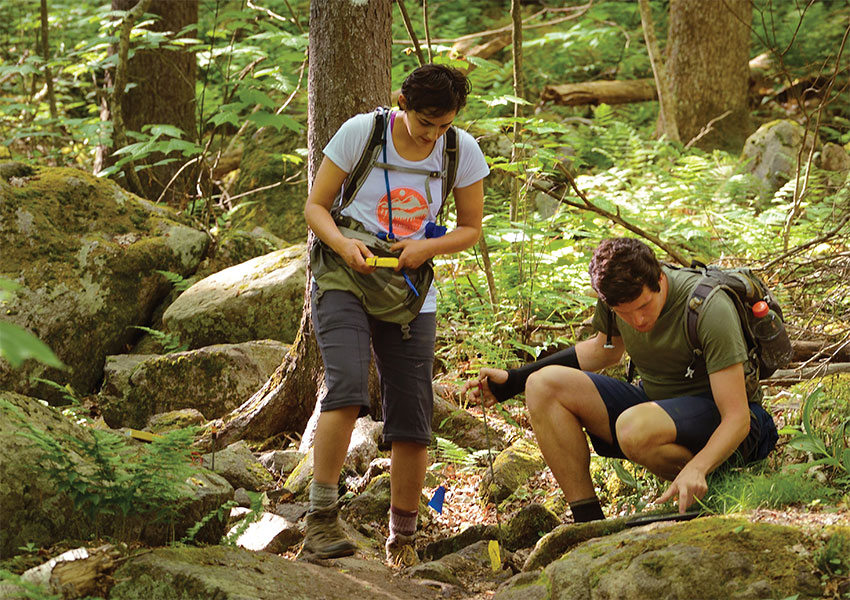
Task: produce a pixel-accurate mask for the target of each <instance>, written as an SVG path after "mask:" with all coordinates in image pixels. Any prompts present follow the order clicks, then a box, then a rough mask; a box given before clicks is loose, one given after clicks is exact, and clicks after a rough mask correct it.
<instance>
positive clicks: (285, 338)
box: [162, 244, 307, 348]
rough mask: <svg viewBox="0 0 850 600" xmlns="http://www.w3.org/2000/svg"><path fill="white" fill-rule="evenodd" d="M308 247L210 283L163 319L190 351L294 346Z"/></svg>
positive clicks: (174, 306) (238, 269)
mask: <svg viewBox="0 0 850 600" xmlns="http://www.w3.org/2000/svg"><path fill="white" fill-rule="evenodd" d="M306 260H307V247H306V245H305V244H299V245H296V246H291V247H289V248H285V249H283V250H277V251H275V252H271V253H269V254H266V255H264V256H260V257H257V258H253V259H251V260H249V261H246V262H244V263H241V264H239V265H236V266H233V267H230V268H228V269H225V270H223V271H219V272H218V273H214V274H212V275H210V276H209V277H206V278H204V279H202V280H201V281H199V282H198V283H196V284H195V285H193V286H192V287H190V288H189V289H188V290H186V291H185V292H183V293H182V294H181V295H180V296H179V297H178V298H177V300H175V301H174V303H173V304H171V306H169V307H168V309H166V311H165V314H163V316H162V321H163V326H164V327H165V329H166V331H168V332H173V333H177V334H178V335H179V336H180V340H181V341H182V342H183V343H186V344H189V348H201V347H203V346H210V345H212V344H225V343H239V342H245V341H249V340H261V339H274V340H279V341H281V342H292V341H293V340H294V339H295V334H296V333H297V331H298V324H299V317H300V315H301V309H302V305H303V301H304V286H305V284H306V264H307V263H306Z"/></svg>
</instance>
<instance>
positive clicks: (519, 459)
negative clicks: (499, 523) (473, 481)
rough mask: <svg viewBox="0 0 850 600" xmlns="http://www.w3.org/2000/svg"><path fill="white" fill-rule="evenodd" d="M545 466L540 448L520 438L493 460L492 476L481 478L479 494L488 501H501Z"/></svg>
mask: <svg viewBox="0 0 850 600" xmlns="http://www.w3.org/2000/svg"><path fill="white" fill-rule="evenodd" d="M545 467H546V462H545V461H544V460H543V454H541V452H540V449H539V448H538V447H537V446H536V445H535V444H534V443H532V442H530V441H529V440H526V439H524V438H520V439H519V440H517V441H516V442H514V443H513V444H512V445H511V446H510V447H509V448H508V449H506V450H503V451H502V452H500V453H499V456H497V457H496V459H495V460H494V461H493V477H490V476H489V474H488V476H486V477H484V478H483V479H482V480H481V487H480V488H479V492H480V494H481V495H482V496H483V497H484V498H485V499H486V500H488V501H490V502H496V503H498V502H501V501H502V500H504V499H505V498H507V497H508V496H510V495H511V494H513V493H514V492H515V491H516V490H517V488H519V487H520V486H522V485H523V484H524V483H525V482H526V481H527V480H528V478H529V477H531V476H532V475H534V474H535V473H537V472H538V471H540V470H542V469H544V468H545Z"/></svg>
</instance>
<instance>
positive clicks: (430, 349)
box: [311, 283, 437, 445]
mask: <svg viewBox="0 0 850 600" xmlns="http://www.w3.org/2000/svg"><path fill="white" fill-rule="evenodd" d="M311 300H312V306H313V329H314V330H315V332H316V340H317V341H318V343H319V349H320V350H321V352H322V360H323V361H324V363H325V384H326V385H327V388H328V393H327V394H326V395H325V397H324V398H322V402H321V411H322V412H325V411H329V410H336V409H339V408H343V407H346V406H360V416H365V415H367V414H369V360H370V358H371V356H372V354H373V351H374V356H375V366H376V367H377V370H378V378H379V380H380V382H381V404H382V408H383V416H384V441H385V442H393V441H396V440H398V441H405V442H418V443H420V444H424V445H428V444H430V443H431V417H432V415H433V413H434V392H433V388H432V386H431V380H432V377H433V368H434V344H435V342H436V337H437V325H436V317H435V315H434V313H420V314H419V316H417V317H416V318H415V319H414V320H413V321H411V322H410V339H402V331H401V325H398V324H396V323H388V322H386V321H379V320H377V319H374V318H373V317H371V316H369V315H368V314H366V311H365V310H364V309H363V305H362V304H360V301H359V300H358V299H357V298H356V297H355V296H354V295H353V294H351V293H349V292H343V291H338V290H328V291H325V292H322V293H321V294H320V293H318V290H317V288H316V284H315V283H314V284H313V288H312V293H311Z"/></svg>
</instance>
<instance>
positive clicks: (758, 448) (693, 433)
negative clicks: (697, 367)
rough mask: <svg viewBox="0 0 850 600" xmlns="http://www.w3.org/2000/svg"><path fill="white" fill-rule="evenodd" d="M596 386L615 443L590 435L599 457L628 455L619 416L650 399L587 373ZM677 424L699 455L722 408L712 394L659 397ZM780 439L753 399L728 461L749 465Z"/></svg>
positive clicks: (683, 441)
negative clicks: (622, 446)
mask: <svg viewBox="0 0 850 600" xmlns="http://www.w3.org/2000/svg"><path fill="white" fill-rule="evenodd" d="M587 375H588V376H589V377H590V379H591V381H593V384H594V385H595V386H596V389H597V391H598V392H599V395H600V396H602V401H603V402H604V403H605V408H606V409H607V410H608V424H609V426H610V427H611V436H612V437H613V440H614V441H613V444H609V443H608V442H606V441H604V440H602V439H600V438H598V437H596V436H595V435H592V434H588V435H589V436H590V441H591V442H592V443H593V449H594V450H595V451H596V453H597V454H598V455H600V456H610V457H614V458H626V456H625V455H624V454H623V451H622V450H621V449H620V443H619V442H618V441H617V428H616V423H617V419H618V418H619V416H620V415H621V414H622V413H623V412H624V411H625V410H626V409H628V408H631V407H632V406H635V405H637V404H641V403H643V402H651V400H650V399H649V398H648V397H647V396H646V393H645V392H644V391H643V388H642V387H640V386H637V385H632V384H630V383H626V382H625V381H621V380H619V379H614V378H613V377H608V376H606V375H599V374H597V373H587ZM655 403H656V404H658V405H659V406H660V407H661V408H663V409H664V410H665V411H666V412H667V414H668V415H670V418H671V419H673V422H674V423H675V424H676V443H677V444H679V445H681V446H684V447H685V448H687V449H688V450H690V451H691V452H692V453H693V454H696V453H697V452H699V451H700V450H702V448H703V447H704V446H705V444H706V443H707V442H708V438H710V437H711V434H712V433H714V430H715V429H717V426H718V425H720V411H718V410H717V405H716V404H715V403H714V399H713V398H712V397H711V394H708V395H705V396H679V397H677V398H667V399H664V400H656V401H655ZM778 439H779V434H778V433H777V431H776V425H775V424H774V422H773V418H772V417H771V416H770V415H769V414H768V413H767V411H765V410H764V408H763V407H762V406H761V405H760V404H758V403H757V402H750V432H749V434H747V437H746V438H745V439H744V441H743V442H741V445H740V446H738V449H737V450H736V451H735V454H734V455H733V456H732V458H730V459H729V461H730V462H731V463H732V464H734V465H742V464H747V463H750V462H753V461H756V460H761V459H763V458H765V457H766V456H767V455H768V454H769V453H770V451H771V450H773V447H774V446H775V445H776V441H777V440H778Z"/></svg>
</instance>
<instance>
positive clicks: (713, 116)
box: [667, 0, 753, 150]
mask: <svg viewBox="0 0 850 600" xmlns="http://www.w3.org/2000/svg"><path fill="white" fill-rule="evenodd" d="M752 17H753V5H752V1H751V0H724V1H723V2H720V1H717V2H715V1H709V2H706V1H705V0H671V2H670V28H669V35H668V51H669V58H668V61H667V73H668V76H669V78H670V86H671V91H672V95H673V97H674V98H675V100H674V102H675V113H676V118H675V120H676V124H677V125H678V129H679V135H680V137H681V140H682V142H684V143H688V142H689V141H691V140H693V139H694V138H696V137H697V136H700V135H702V137H700V139H699V140H698V141H697V142H696V145H697V146H699V147H701V148H704V149H713V148H720V147H723V148H727V149H736V150H740V148H741V147H742V146H743V144H744V141H745V140H746V138H747V135H749V133H750V131H749V127H750V126H749V108H748V106H747V90H748V85H749V58H750V56H749V51H750V24H751V22H752ZM704 132H705V133H704Z"/></svg>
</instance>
